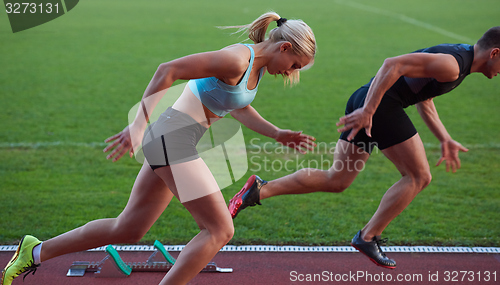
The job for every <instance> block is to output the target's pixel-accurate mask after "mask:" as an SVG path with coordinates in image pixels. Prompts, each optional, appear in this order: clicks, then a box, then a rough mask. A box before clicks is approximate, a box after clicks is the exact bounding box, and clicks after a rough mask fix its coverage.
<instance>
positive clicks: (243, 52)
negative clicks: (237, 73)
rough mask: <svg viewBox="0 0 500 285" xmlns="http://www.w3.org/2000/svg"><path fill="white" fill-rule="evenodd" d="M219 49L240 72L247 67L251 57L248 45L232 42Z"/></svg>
mask: <svg viewBox="0 0 500 285" xmlns="http://www.w3.org/2000/svg"><path fill="white" fill-rule="evenodd" d="M221 51H223V52H224V53H225V54H226V56H227V57H228V60H230V61H231V62H232V63H233V64H234V65H235V67H238V69H240V70H241V71H242V72H244V71H245V70H246V69H247V67H248V64H249V62H250V57H251V52H250V49H249V48H248V47H246V46H245V45H243V44H233V45H230V46H227V47H225V48H223V49H221Z"/></svg>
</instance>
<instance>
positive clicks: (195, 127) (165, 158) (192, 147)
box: [142, 107, 207, 170]
mask: <svg viewBox="0 0 500 285" xmlns="http://www.w3.org/2000/svg"><path fill="white" fill-rule="evenodd" d="M206 131H207V128H205V127H203V126H202V125H200V124H199V123H198V122H197V121H195V120H194V119H193V118H192V117H191V116H189V115H187V114H185V113H182V112H180V111H178V110H175V109H173V108H172V107H169V108H168V109H167V110H166V111H165V112H163V113H162V114H161V115H160V117H159V118H158V120H157V121H156V122H154V123H153V124H151V125H150V126H149V127H148V128H147V129H146V131H145V133H144V138H143V140H142V146H143V147H142V150H143V152H144V156H145V157H146V160H147V161H148V163H149V165H150V166H151V168H152V169H153V170H154V169H156V168H160V167H163V166H168V165H173V164H178V163H182V162H187V161H191V160H195V159H197V158H199V157H200V156H199V155H198V151H197V150H196V145H197V144H198V142H199V141H200V139H201V137H202V136H203V134H204V133H205V132H206Z"/></svg>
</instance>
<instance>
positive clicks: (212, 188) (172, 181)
mask: <svg viewBox="0 0 500 285" xmlns="http://www.w3.org/2000/svg"><path fill="white" fill-rule="evenodd" d="M155 172H156V173H158V174H159V175H160V176H161V177H162V178H164V180H165V182H166V183H167V185H169V188H170V189H172V192H174V193H175V194H176V196H177V197H179V196H180V197H181V199H180V200H181V202H182V204H183V205H184V206H185V207H186V209H187V210H188V211H189V212H190V213H191V215H192V216H193V218H194V219H195V221H196V223H197V224H198V226H199V228H200V230H201V231H200V233H199V234H198V235H196V236H195V237H194V238H193V239H192V240H191V241H190V242H189V243H188V244H187V245H186V247H185V248H184V249H183V250H182V252H181V253H180V254H179V256H178V258H177V261H176V262H175V264H174V266H173V267H172V269H170V270H169V272H168V274H167V275H166V276H165V278H164V279H163V280H162V282H161V283H160V284H162V285H165V284H186V283H187V282H188V281H189V280H191V279H192V278H194V277H195V276H196V275H197V274H198V273H199V272H200V271H201V270H202V269H203V268H204V267H205V266H206V265H207V264H208V262H210V260H212V258H213V257H214V256H215V255H216V254H217V252H218V251H219V250H220V249H221V248H222V247H223V246H224V245H225V244H226V243H227V242H228V241H229V240H230V239H231V238H232V236H233V233H234V227H233V221H232V219H231V216H230V215H229V211H228V209H227V205H226V202H225V200H224V197H223V196H222V193H221V192H220V190H219V187H218V185H217V183H216V182H215V179H214V178H213V176H212V174H211V172H210V170H209V169H208V167H207V166H206V164H205V163H204V162H203V160H202V159H201V158H198V159H196V160H193V161H189V162H185V163H182V164H177V165H173V166H171V167H162V168H159V169H157V170H156V171H155ZM182 197H184V198H182ZM193 197H198V198H195V199H191V200H190V199H188V198H193Z"/></svg>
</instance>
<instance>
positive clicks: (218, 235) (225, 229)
mask: <svg viewBox="0 0 500 285" xmlns="http://www.w3.org/2000/svg"><path fill="white" fill-rule="evenodd" d="M209 232H210V235H211V236H212V238H213V241H214V242H215V243H217V244H219V245H221V247H222V246H224V245H226V244H227V243H228V242H229V241H230V240H231V239H232V238H233V236H234V226H233V223H230V224H226V225H223V226H221V227H217V228H214V229H212V230H210V231H209Z"/></svg>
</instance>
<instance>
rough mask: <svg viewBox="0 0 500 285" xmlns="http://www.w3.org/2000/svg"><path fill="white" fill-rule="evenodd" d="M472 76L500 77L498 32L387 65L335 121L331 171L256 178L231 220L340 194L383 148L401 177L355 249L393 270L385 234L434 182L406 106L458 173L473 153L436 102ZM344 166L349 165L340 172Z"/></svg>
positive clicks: (497, 29) (356, 239) (391, 60)
mask: <svg viewBox="0 0 500 285" xmlns="http://www.w3.org/2000/svg"><path fill="white" fill-rule="evenodd" d="M474 72H480V73H483V74H484V75H485V76H486V77H488V78H490V79H491V78H493V77H494V76H496V75H497V74H498V73H500V26H498V27H493V28H491V29H489V30H488V31H487V32H486V33H485V34H484V35H483V36H482V37H481V39H479V41H478V42H477V43H476V44H475V45H474V46H470V45H464V44H443V45H438V46H434V47H430V48H426V49H421V50H417V51H415V52H413V53H409V54H405V55H401V56H396V57H393V58H388V59H386V60H385V61H384V64H383V65H382V67H381V68H380V69H379V71H378V72H377V75H376V76H375V77H374V78H373V79H372V80H371V81H370V83H368V84H366V85H364V86H362V87H361V88H359V89H358V90H357V91H356V92H354V94H353V95H352V96H351V97H350V99H349V101H348V102H347V106H346V111H345V114H346V115H345V116H344V117H342V118H340V119H339V122H338V123H337V126H338V127H339V129H338V131H339V132H342V135H341V136H340V140H339V141H338V143H337V148H336V153H335V156H334V162H333V166H332V168H331V169H329V170H328V171H322V170H316V171H303V170H301V171H297V172H295V173H293V174H291V175H288V176H286V177H283V178H280V179H277V180H274V181H269V182H266V181H263V180H262V179H260V178H258V177H255V176H252V177H251V178H250V180H249V183H247V184H248V185H246V186H245V187H244V189H242V191H240V193H238V194H237V196H238V195H239V197H240V198H239V199H240V201H241V203H238V205H239V204H241V207H240V208H238V207H233V209H231V207H230V210H231V214H232V216H233V217H234V216H235V215H236V214H238V212H239V211H240V210H241V209H243V208H245V207H246V206H252V205H255V204H260V200H262V199H265V198H269V197H273V196H278V195H283V194H303V193H311V192H318V191H324V192H326V191H327V192H337V193H339V192H342V191H344V190H345V189H346V188H347V187H349V186H350V185H351V183H352V182H353V181H354V179H355V178H356V176H357V175H358V174H359V172H360V171H361V170H362V169H364V163H365V162H366V161H367V160H368V158H369V156H370V153H371V151H372V149H373V147H374V146H377V147H378V148H379V149H380V150H381V151H382V152H383V153H384V155H385V156H386V157H387V158H389V160H391V161H392V162H393V163H394V165H395V166H396V168H397V169H398V170H399V172H400V173H401V175H402V177H401V179H400V180H399V181H398V182H396V183H395V184H394V185H393V186H392V187H391V188H389V189H388V190H387V192H386V193H385V195H384V196H383V198H382V200H381V202H380V205H379V207H378V209H377V211H376V212H375V214H374V215H373V217H372V218H371V219H370V221H369V222H368V223H367V224H366V225H365V227H364V228H363V229H362V230H360V231H359V232H358V233H357V234H356V235H355V236H354V238H353V239H352V242H351V244H352V246H354V247H355V248H356V249H358V250H359V251H360V252H362V253H363V254H365V255H366V256H368V257H369V258H370V260H372V261H373V262H375V263H376V264H377V265H379V266H383V267H386V268H391V269H392V268H395V267H396V262H395V261H394V260H392V259H389V258H388V257H387V256H386V255H385V254H384V253H383V252H382V250H381V248H380V243H381V241H380V234H381V233H382V232H383V230H384V229H385V228H386V227H387V226H388V225H389V223H390V222H391V221H392V220H393V219H394V218H396V217H397V216H398V215H399V214H400V213H401V212H402V211H403V210H404V209H405V208H406V207H407V206H408V205H409V204H410V202H411V201H412V200H413V199H414V198H415V196H416V195H417V194H418V193H419V192H420V191H422V190H423V189H424V188H425V187H426V186H427V185H428V184H429V183H430V182H431V172H430V168H429V163H428V161H427V157H426V154H425V149H424V146H423V143H422V140H421V139H420V136H419V135H418V133H417V131H416V129H415V127H414V126H413V124H412V122H411V121H410V119H409V118H408V116H407V115H406V113H405V111H404V108H406V107H408V106H410V105H416V107H417V110H418V112H419V114H420V115H421V117H422V118H423V120H424V122H425V123H426V125H427V126H428V127H429V129H430V130H431V131H432V133H433V134H434V135H435V136H436V137H437V138H438V139H439V141H440V142H441V152H442V155H441V158H440V160H439V162H438V164H437V165H439V164H441V163H442V162H443V161H446V170H447V171H449V170H450V169H451V170H452V171H453V172H455V171H456V169H457V168H460V159H459V158H458V153H459V151H467V149H466V148H465V147H463V146H462V145H461V144H460V143H458V142H456V141H455V140H453V139H452V138H451V136H450V135H449V134H448V132H447V131H446V128H445V127H444V125H443V123H442V122H441V120H440V119H439V116H438V113H437V111H436V108H435V106H434V103H433V101H432V98H433V97H435V96H438V95H441V94H444V93H447V92H450V91H451V90H453V89H454V88H455V87H457V86H458V85H459V84H460V83H461V82H462V80H463V79H464V78H465V77H466V76H467V75H469V74H470V73H474ZM353 162H354V165H353ZM359 162H362V164H361V165H363V167H360V164H358V163H359ZM349 163H350V164H349ZM339 165H343V166H346V165H350V166H351V167H350V168H349V167H340V169H339V167H338V166H339ZM356 165H357V167H356ZM352 166H354V167H352ZM254 192H257V193H254ZM241 197H242V198H241ZM247 197H250V198H247ZM235 198H237V197H236V196H235ZM235 198H233V199H235ZM250 200H251V201H250Z"/></svg>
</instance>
